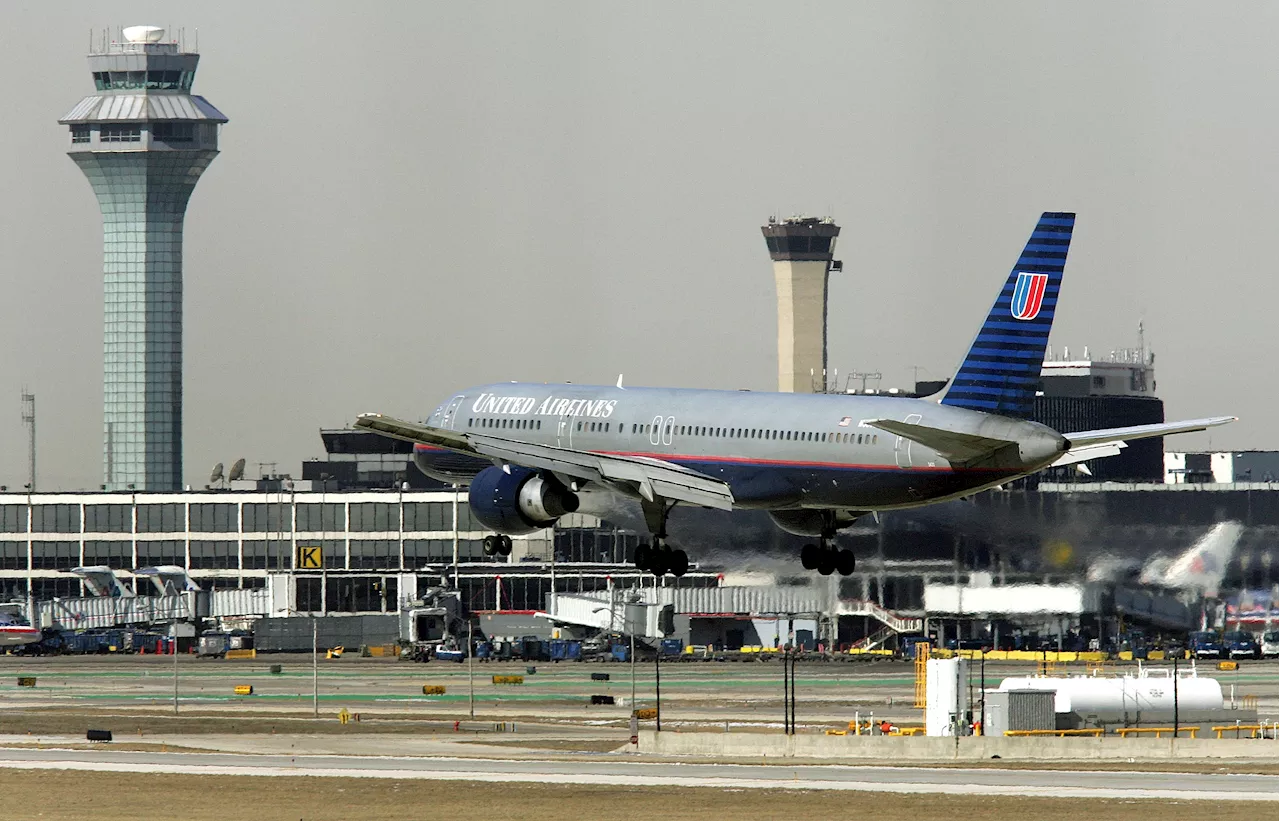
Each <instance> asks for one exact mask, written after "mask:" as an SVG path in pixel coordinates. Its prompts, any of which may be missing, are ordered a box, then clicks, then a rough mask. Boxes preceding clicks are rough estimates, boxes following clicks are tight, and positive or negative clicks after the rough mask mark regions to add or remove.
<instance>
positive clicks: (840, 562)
mask: <svg viewBox="0 0 1280 821" xmlns="http://www.w3.org/2000/svg"><path fill="white" fill-rule="evenodd" d="M823 518H824V521H823V525H822V538H821V540H820V541H819V542H818V544H807V545H805V546H804V547H802V548H800V564H801V566H802V567H804V569H805V570H816V571H818V572H819V573H821V574H822V575H824V576H830V575H831V574H832V573H839V574H840V575H841V576H848V575H849V574H850V573H852V572H853V568H854V559H853V551H852V550H848V549H842V548H838V547H836V546H835V545H833V544H831V542H832V541H833V540H834V539H835V537H836V522H835V515H834V514H829V515H828V516H824V517H823Z"/></svg>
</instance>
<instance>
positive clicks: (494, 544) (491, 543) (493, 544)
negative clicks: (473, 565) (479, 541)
mask: <svg viewBox="0 0 1280 821" xmlns="http://www.w3.org/2000/svg"><path fill="white" fill-rule="evenodd" d="M483 550H484V555H486V556H492V555H493V554H495V553H497V552H498V537H497V536H485V537H484V547H483Z"/></svg>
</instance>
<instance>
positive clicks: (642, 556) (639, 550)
mask: <svg viewBox="0 0 1280 821" xmlns="http://www.w3.org/2000/svg"><path fill="white" fill-rule="evenodd" d="M652 553H653V550H652V548H650V547H649V545H648V544H646V543H644V542H641V543H640V544H638V545H636V552H635V565H636V570H648V569H649V562H650V561H651V560H652Z"/></svg>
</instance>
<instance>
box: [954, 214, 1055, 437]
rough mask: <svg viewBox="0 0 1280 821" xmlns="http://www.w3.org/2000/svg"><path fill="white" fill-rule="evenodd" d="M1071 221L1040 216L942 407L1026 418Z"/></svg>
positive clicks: (1045, 339) (1037, 374)
mask: <svg viewBox="0 0 1280 821" xmlns="http://www.w3.org/2000/svg"><path fill="white" fill-rule="evenodd" d="M1075 222H1076V215H1075V214H1066V213H1054V212H1046V213H1044V214H1041V215H1040V222H1039V223H1037V224H1036V230H1035V231H1034V232H1033V233H1032V234H1031V239H1029V240H1028V241H1027V247H1025V248H1023V249H1022V256H1020V257H1018V264H1017V265H1015V266H1014V267H1013V270H1012V271H1011V272H1010V273H1009V279H1008V280H1007V281H1006V282H1005V284H1004V288H1002V289H1001V290H1000V296H999V297H998V298H997V299H996V304H995V305H993V306H991V313H989V314H987V321H986V322H984V323H983V324H982V330H980V331H978V338H977V339H975V340H974V341H973V346H972V347H970V348H969V354H968V355H967V356H966V357H965V358H964V362H963V363H962V364H961V365H960V370H959V371H957V372H956V375H955V378H954V379H953V380H952V381H951V385H950V387H949V388H948V389H947V393H946V395H945V396H943V397H942V404H944V405H954V406H955V407H959V408H968V409H969V410H977V411H986V412H987V413H998V414H1000V415H1002V416H1016V417H1022V418H1025V417H1027V416H1029V415H1030V414H1031V402H1032V400H1033V399H1034V398H1035V392H1036V384H1037V383H1038V382H1039V381H1040V365H1041V363H1043V362H1044V350H1045V346H1046V345H1047V344H1048V342H1049V329H1050V327H1051V326H1052V325H1053V312H1054V309H1055V308H1056V307H1057V305H1058V288H1059V287H1060V286H1061V285H1062V269H1063V267H1064V266H1065V265H1066V263H1067V248H1068V247H1069V246H1070V245H1071V229H1072V228H1073V227H1074V226H1075Z"/></svg>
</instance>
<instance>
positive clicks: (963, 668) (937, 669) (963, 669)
mask: <svg viewBox="0 0 1280 821" xmlns="http://www.w3.org/2000/svg"><path fill="white" fill-rule="evenodd" d="M925 672H926V677H925V709H924V734H925V735H928V736H952V735H957V734H959V735H964V734H967V733H966V732H965V730H964V724H965V719H966V716H965V703H966V699H965V697H966V688H967V687H968V682H969V663H968V661H967V660H966V659H962V658H952V659H929V660H928V662H927V667H926V671H925Z"/></svg>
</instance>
